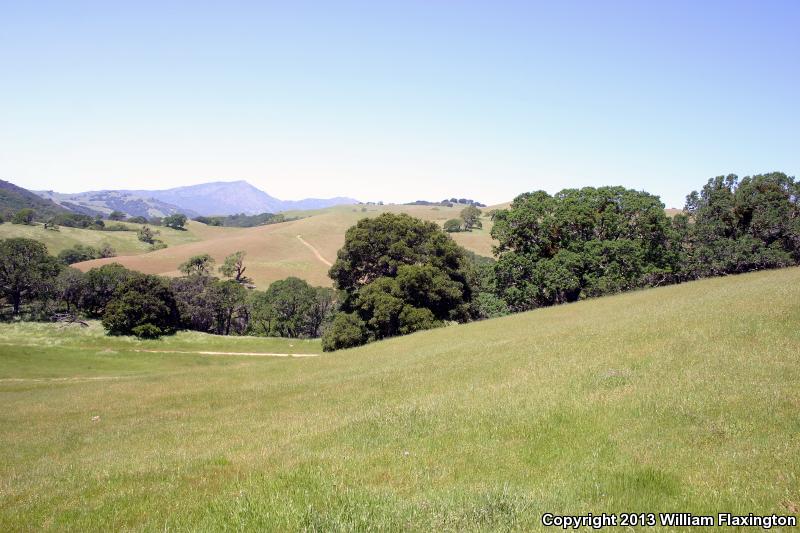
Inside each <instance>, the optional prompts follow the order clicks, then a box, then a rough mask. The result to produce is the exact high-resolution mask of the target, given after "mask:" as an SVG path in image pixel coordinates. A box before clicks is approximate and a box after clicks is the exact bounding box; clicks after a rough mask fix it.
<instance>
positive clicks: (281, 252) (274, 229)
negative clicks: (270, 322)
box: [76, 206, 492, 288]
mask: <svg viewBox="0 0 800 533" xmlns="http://www.w3.org/2000/svg"><path fill="white" fill-rule="evenodd" d="M460 210H461V208H455V207H453V208H447V207H439V208H436V209H434V208H432V207H429V206H369V207H368V208H367V210H366V211H364V212H362V211H361V207H360V206H356V207H354V206H339V207H334V208H330V209H325V210H321V211H312V212H308V211H306V212H297V213H287V215H289V216H304V217H306V218H302V219H300V220H294V221H291V222H285V223H282V224H271V225H268V226H259V227H255V228H244V229H238V228H223V230H227V231H226V232H225V233H222V234H216V235H213V234H210V235H208V236H205V237H204V238H203V240H202V241H198V242H193V243H188V244H186V245H184V246H171V247H169V248H166V249H164V250H158V251H156V252H153V253H150V254H147V255H140V256H135V257H124V258H114V259H98V260H95V261H87V262H86V263H80V264H79V265H76V266H78V268H81V269H84V270H88V269H89V268H92V267H94V266H98V265H101V264H104V263H108V262H111V261H116V262H119V263H122V264H123V265H125V266H127V267H129V268H132V269H134V270H140V271H142V272H147V273H149V274H162V275H168V276H172V275H177V274H178V265H180V264H181V263H182V262H184V261H186V259H188V258H189V257H191V256H192V255H197V254H202V253H209V254H211V255H212V256H213V257H214V259H216V261H217V264H220V263H221V262H222V260H223V259H224V258H225V256H227V255H229V254H231V253H233V252H235V251H237V250H245V251H246V252H247V258H246V261H245V264H246V265H247V275H248V276H251V277H253V279H254V280H255V282H256V284H257V285H258V286H259V287H260V288H266V287H267V286H268V285H269V284H270V283H272V282H273V281H275V280H278V279H284V278H286V277H288V276H298V277H301V278H303V279H305V280H307V281H308V282H309V283H312V284H314V285H330V284H331V280H330V279H329V278H328V268H329V267H328V265H326V264H325V263H323V262H322V261H320V260H319V259H317V258H316V257H315V256H314V254H313V252H312V251H311V250H309V249H308V248H307V247H306V246H305V245H303V243H302V242H300V241H299V240H298V239H297V235H301V236H302V237H303V239H304V240H306V242H308V243H310V244H311V245H312V246H314V247H315V248H316V249H317V250H319V252H320V254H321V255H322V256H323V257H324V258H325V259H327V260H328V261H329V262H333V261H334V260H335V259H336V252H337V251H338V250H339V248H341V246H342V244H343V243H344V235H345V232H346V231H347V228H349V227H350V226H352V225H354V224H355V223H356V222H358V221H359V220H360V219H362V218H364V217H366V216H376V215H378V214H380V213H384V212H394V213H400V212H403V213H409V214H411V215H413V216H416V217H419V218H423V219H426V220H433V221H436V222H438V223H440V224H442V223H444V221H445V220H447V219H449V218H453V217H457V216H458V213H459V211H460ZM483 222H484V229H482V230H476V231H473V232H469V233H456V234H453V235H454V239H455V240H456V241H457V242H458V243H460V244H462V245H464V246H465V247H467V248H468V249H471V250H473V251H475V252H477V253H479V254H482V255H486V256H491V254H492V251H491V247H492V238H491V236H490V235H489V229H490V228H491V221H490V220H488V219H486V218H485V219H484V221H483ZM195 225H197V226H202V225H201V224H198V223H195ZM206 228H207V229H208V230H214V229H219V228H209V227H207V226H206Z"/></svg>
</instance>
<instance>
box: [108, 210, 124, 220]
mask: <svg viewBox="0 0 800 533" xmlns="http://www.w3.org/2000/svg"><path fill="white" fill-rule="evenodd" d="M127 217H128V215H126V214H125V213H123V212H122V211H117V210H114V211H112V212H111V213H109V214H108V220H116V221H120V220H125V219H126V218H127Z"/></svg>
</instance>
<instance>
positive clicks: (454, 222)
mask: <svg viewBox="0 0 800 533" xmlns="http://www.w3.org/2000/svg"><path fill="white" fill-rule="evenodd" d="M463 226H464V221H463V220H461V219H460V218H451V219H450V220H448V221H447V222H445V223H444V226H443V228H444V230H445V231H446V232H447V233H458V232H459V231H462V228H463Z"/></svg>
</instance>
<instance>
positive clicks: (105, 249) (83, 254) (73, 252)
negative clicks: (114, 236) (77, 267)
mask: <svg viewBox="0 0 800 533" xmlns="http://www.w3.org/2000/svg"><path fill="white" fill-rule="evenodd" d="M116 255H117V254H116V252H115V251H114V248H112V247H111V245H109V244H103V246H102V247H101V248H100V249H99V250H98V249H97V248H94V247H93V246H84V245H83V244H76V245H75V246H73V247H72V248H67V249H65V250H61V251H60V252H59V253H58V260H59V261H61V262H62V263H64V264H65V265H72V264H74V263H80V262H81V261H89V260H91V259H99V258H103V257H115V256H116Z"/></svg>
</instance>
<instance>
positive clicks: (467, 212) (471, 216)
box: [460, 205, 483, 231]
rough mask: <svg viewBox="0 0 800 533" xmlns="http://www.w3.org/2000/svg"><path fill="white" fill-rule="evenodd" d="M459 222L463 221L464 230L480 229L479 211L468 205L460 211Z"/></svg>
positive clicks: (481, 225)
mask: <svg viewBox="0 0 800 533" xmlns="http://www.w3.org/2000/svg"><path fill="white" fill-rule="evenodd" d="M460 216H461V220H463V221H464V230H465V231H472V229H473V228H478V229H479V228H482V227H483V224H482V223H481V210H480V209H478V208H477V207H475V206H474V205H469V206H467V207H465V208H464V209H462V210H461V213H460Z"/></svg>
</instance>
